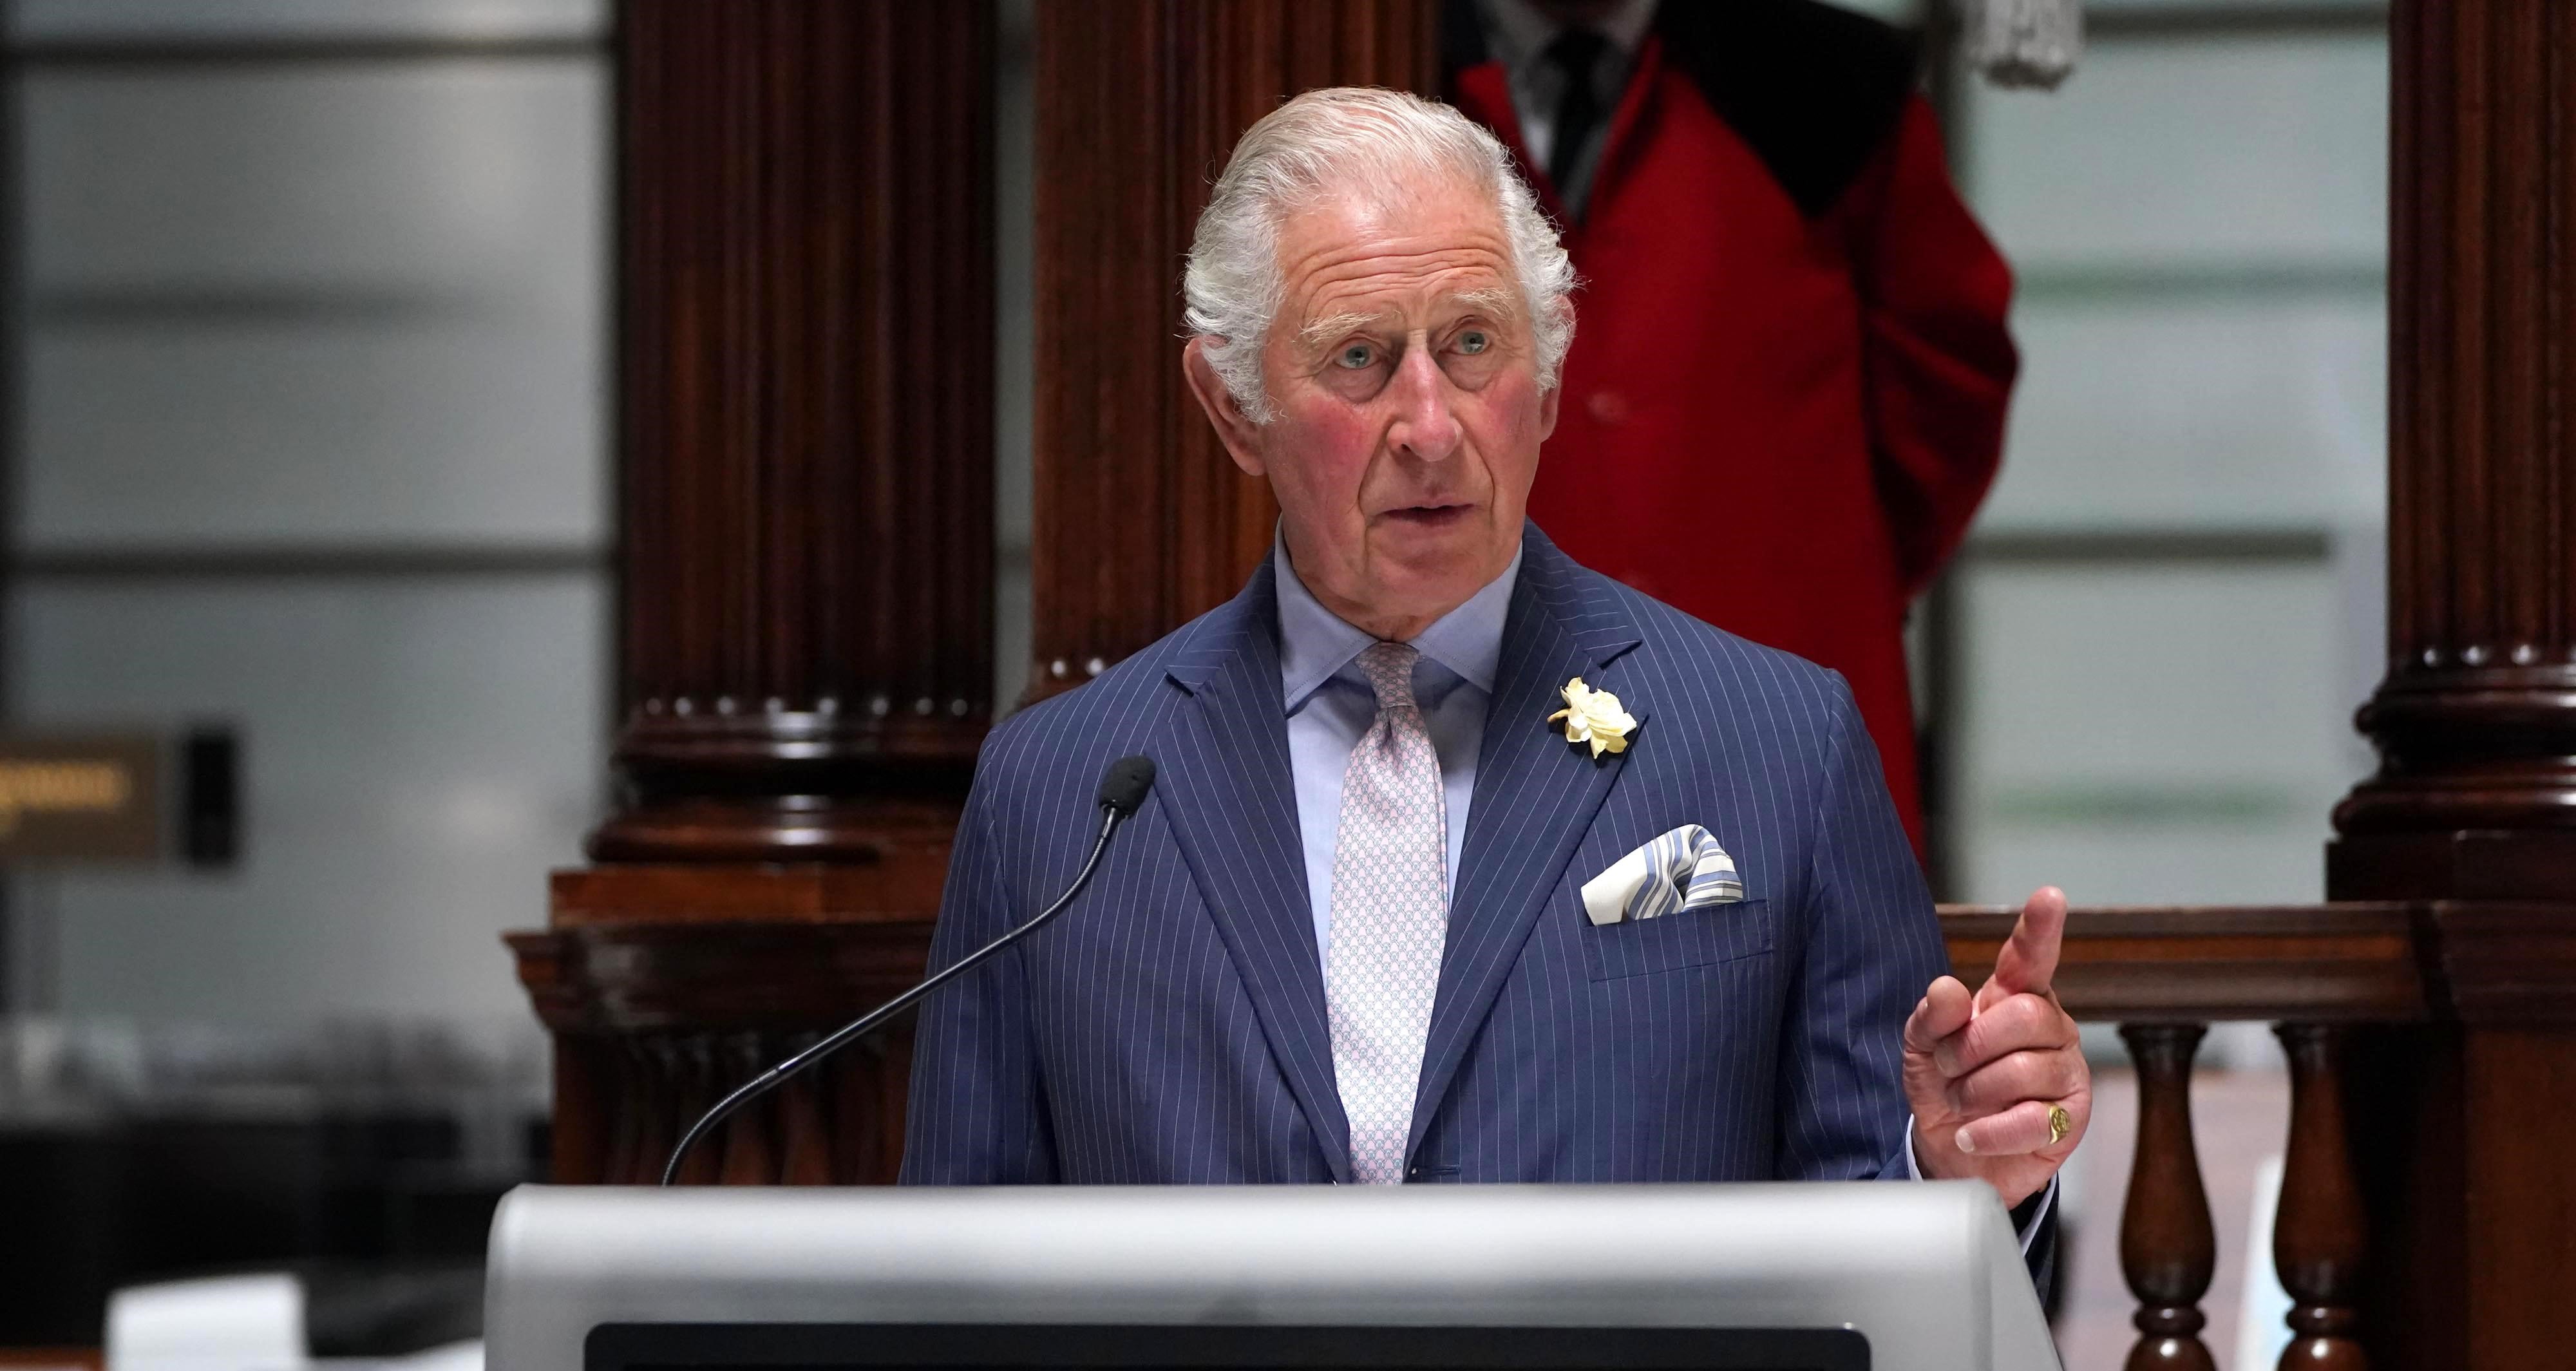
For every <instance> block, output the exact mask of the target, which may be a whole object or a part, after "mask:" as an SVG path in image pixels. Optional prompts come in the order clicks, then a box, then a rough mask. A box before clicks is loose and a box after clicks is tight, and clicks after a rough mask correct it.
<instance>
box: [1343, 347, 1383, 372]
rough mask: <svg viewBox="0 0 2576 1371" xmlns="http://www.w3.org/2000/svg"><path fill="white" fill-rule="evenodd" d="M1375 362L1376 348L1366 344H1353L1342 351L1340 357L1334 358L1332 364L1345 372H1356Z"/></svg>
mask: <svg viewBox="0 0 2576 1371" xmlns="http://www.w3.org/2000/svg"><path fill="white" fill-rule="evenodd" d="M1376 360H1377V349H1376V348H1373V347H1370V346H1369V345H1368V344H1366V343H1353V344H1351V345H1350V346H1349V347H1346V348H1344V349H1342V351H1341V355H1340V356H1337V357H1335V358H1334V359H1333V363H1334V365H1336V366H1339V367H1341V368H1343V369H1344V370H1346V371H1358V370H1360V369H1361V368H1363V367H1366V366H1367V365H1369V364H1370V363H1371V362H1374V361H1376Z"/></svg>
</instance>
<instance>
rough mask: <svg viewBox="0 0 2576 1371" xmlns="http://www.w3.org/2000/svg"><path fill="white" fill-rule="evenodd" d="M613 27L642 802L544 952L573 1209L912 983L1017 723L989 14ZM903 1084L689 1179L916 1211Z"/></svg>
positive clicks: (631, 722)
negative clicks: (904, 1178) (1004, 643)
mask: <svg viewBox="0 0 2576 1371" xmlns="http://www.w3.org/2000/svg"><path fill="white" fill-rule="evenodd" d="M618 22H619V36H618V94H617V112H618V156H617V166H618V234H619V275H618V290H619V297H618V298H619V305H618V332H619V339H618V341H619V374H618V389H619V411H618V412H619V438H618V446H619V464H620V477H621V481H620V486H621V498H622V507H621V513H622V525H621V526H622V530H623V540H624V546H623V548H622V553H621V559H620V568H621V573H622V581H621V587H620V591H621V595H620V607H619V630H620V631H619V661H620V664H621V672H620V682H619V684H620V694H621V700H622V705H623V709H624V719H623V724H622V726H621V729H620V732H619V734H618V738H617V745H616V753H615V763H616V768H617V777H618V782H619V793H618V798H617V803H616V806H615V809H614V811H613V812H612V813H611V815H610V816H609V818H608V819H607V821H606V822H605V823H604V824H602V825H601V827H600V828H599V830H598V831H597V832H596V833H595V834H594V835H593V836H592V838H591V840H590V844H589V850H590V856H591V858H592V859H593V861H594V862H595V863H596V865H594V866H592V867H590V868H588V869H585V870H580V871H572V872H564V873H559V874H558V875H557V877H556V878H555V886H554V900H553V909H552V918H551V921H550V926H549V928H548V929H546V930H545V931H544V932H542V933H531V934H522V935H515V936H514V938H513V945H514V947H515V948H516V950H517V951H518V952H519V955H520V969H521V977H522V979H523V980H524V981H526V983H527V984H528V985H529V987H530V989H531V992H532V994H533V996H534V997H535V999H536V1001H537V1004H538V1007H539V1010H540V1012H541V1014H543V1016H544V1017H545V1019H546V1021H547V1023H548V1025H549V1026H550V1027H551V1028H552V1029H553V1030H554V1032H555V1034H556V1042H557V1053H556V1060H557V1092H556V1094H557V1098H556V1129H557V1133H556V1138H557V1146H556V1170H557V1178H558V1179H561V1180H570V1181H588V1180H609V1181H620V1180H626V1181H632V1180H639V1179H643V1178H646V1177H649V1176H651V1175H653V1174H655V1173H657V1172H658V1170H659V1167H660V1162H661V1153H662V1151H663V1150H664V1149H666V1148H667V1147H668V1146H669V1143H670V1140H671V1139H672V1138H673V1137H675V1136H676V1135H677V1133H678V1131H679V1128H680V1127H681V1126H682V1125H683V1124H684V1123H685V1122H686V1120H687V1119H688V1117H689V1116H690V1115H691V1114H693V1112H694V1111H695V1110H697V1109H698V1108H701V1107H703V1106H704V1105H705V1104H706V1103H707V1102H709V1101H711V1100H712V1099H714V1098H715V1097H716V1095H718V1094H719V1093H721V1091H722V1090H723V1089H724V1088H726V1087H727V1086H729V1085H730V1084H731V1083H733V1082H735V1081H738V1080H740V1079H743V1078H744V1077H746V1076H748V1075H749V1074H751V1072H752V1071H753V1070H754V1069H755V1066H756V1064H757V1063H759V1062H762V1061H764V1060H769V1059H774V1058H775V1057H776V1056H778V1055H780V1054H782V1053H783V1052H784V1051H786V1050H787V1049H789V1048H790V1047H791V1046H792V1045H794V1044H795V1043H797V1042H799V1041H801V1040H802V1039H803V1038H804V1036H805V1035H808V1034H811V1033H813V1032H815V1031H818V1030H821V1029H825V1028H828V1027H831V1026H833V1025H834V1024H836V1023H838V1022H839V1021H840V1020H842V1019H845V1018H847V1017H849V1016H850V1015H852V1014H854V1013H856V1012H858V1011H859V1010H862V1009H864V1008H866V1007H867V1005H868V1004H869V1003H870V1002H872V1001H873V1000H874V999H876V998H881V997H882V996H884V995H886V994H890V993H892V992H893V991H894V990H895V989H898V988H900V987H901V986H903V985H905V984H908V983H910V982H911V981H912V980H914V979H916V978H917V977H918V975H919V974H920V972H921V969H922V960H923V954H924V951H925V949H926V946H927V929H928V925H929V922H930V919H931V918H932V916H933V915H934V914H935V912H936V910H937V907H938V897H939V889H940V885H941V881H942V879H943V877H944V874H945V868H946V863H947V850H948V842H949V835H950V833H951V831H952V830H953V828H954V825H955V821H956V816H957V814H958V811H959V806H960V803H961V802H962V799H963V797H964V795H965V792H966V788H967V785H968V782H969V780H970V777H971V771H972V767H973V762H974V757H975V751H976V748H977V746H978V744H979V743H980V742H981V740H982V738H983V735H984V731H985V729H986V728H987V727H988V726H989V724H990V722H991V719H992V714H993V709H992V680H993V648H992V643H993V543H994V536H993V441H992V427H993V381H992V376H993V271H994V267H993V239H994V224H993V208H992V206H993V128H992V125H993V96H992V88H993V45H994V37H995V35H994V15H993V10H992V7H991V6H990V5H989V4H985V3H972V2H970V3H959V4H932V5H922V4H909V3H902V2H901V0H625V3H623V4H621V5H620V7H619V11H618ZM906 1055H907V1049H906V1047H905V1045H904V1043H903V1041H902V1040H901V1039H900V1038H899V1037H898V1038H896V1039H893V1040H891V1041H889V1042H882V1043H876V1044H870V1045H867V1046H864V1047H862V1048H860V1049H857V1050H853V1051H851V1052H848V1053H846V1054H844V1055H843V1056H842V1058H841V1059H839V1060H838V1061H836V1062H834V1063H833V1064H832V1065H831V1067H830V1068H828V1069H827V1070H826V1071H825V1072H823V1073H821V1074H820V1075H819V1076H818V1078H817V1080H816V1081H815V1082H814V1083H813V1085H812V1087H811V1088H808V1089H802V1090H799V1091H792V1092H782V1093H781V1094H780V1095H779V1096H777V1097H776V1098H774V1099H773V1100H771V1101H770V1102H768V1104H767V1105H766V1106H764V1107H761V1108H755V1109H753V1110H750V1111H746V1114H745V1115H744V1116H742V1117H741V1118H740V1119H739V1120H738V1121H737V1122H736V1123H734V1124H732V1125H730V1126H729V1127H728V1129H727V1130H726V1131H725V1132H724V1133H723V1134H721V1135H719V1136H718V1137H715V1138H711V1139H709V1140H708V1142H707V1144H706V1145H705V1146H703V1147H701V1148H700V1149H699V1150H698V1151H697V1152H696V1154H695V1155H694V1156H693V1158H692V1160H691V1163H690V1169H689V1170H688V1171H687V1172H686V1173H685V1175H686V1178H687V1179H689V1180H692V1181H699V1182H714V1181H725V1182H773V1181H778V1180H792V1179H808V1180H811V1179H821V1178H831V1179H838V1180H843V1181H861V1180H886V1179H890V1178H891V1176H892V1174H893V1167H894V1164H895V1156H896V1152H897V1149H898V1146H899V1138H900V1133H899V1131H898V1130H899V1128H900V1119H901V1114H900V1101H901V1099H902V1091H903V1075H904V1064H905V1061H906ZM889 1101H891V1102H892V1104H893V1107H891V1108H889V1107H888V1105H889Z"/></svg>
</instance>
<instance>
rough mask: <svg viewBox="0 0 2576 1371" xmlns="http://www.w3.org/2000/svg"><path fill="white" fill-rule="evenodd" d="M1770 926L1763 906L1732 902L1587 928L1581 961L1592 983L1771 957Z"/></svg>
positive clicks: (1760, 902)
mask: <svg viewBox="0 0 2576 1371" xmlns="http://www.w3.org/2000/svg"><path fill="white" fill-rule="evenodd" d="M1774 932H1775V923H1774V920H1773V918H1772V914H1771V903H1770V901H1768V900H1737V901H1735V902H1733V903H1730V904H1721V905H1711V906H1709V907H1707V908H1705V909H1694V910H1690V911H1687V912H1675V913H1671V914H1667V915H1665V916H1663V917H1662V918H1660V919H1634V920H1627V921H1623V922H1620V923H1615V924H1600V925H1597V926H1595V925H1586V926H1585V927H1584V929H1583V960H1584V963H1585V965H1586V966H1587V967H1588V968H1589V969H1590V970H1591V972H1592V979H1594V980H1596V981H1615V980H1618V979H1620V978H1622V977H1626V976H1651V975H1653V974H1655V973H1656V972H1658V971H1678V970H1681V969H1682V968H1684V967H1692V966H1714V965H1716V964H1718V963H1719V962H1731V961H1735V960H1737V959H1738V958H1742V957H1759V956H1762V955H1764V954H1765V953H1768V952H1769V951H1771V946H1772V938H1773V934H1774Z"/></svg>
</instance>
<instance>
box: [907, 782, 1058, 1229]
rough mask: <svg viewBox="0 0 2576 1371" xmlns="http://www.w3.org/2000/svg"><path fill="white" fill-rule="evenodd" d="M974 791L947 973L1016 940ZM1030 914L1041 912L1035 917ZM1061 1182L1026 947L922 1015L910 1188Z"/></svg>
mask: <svg viewBox="0 0 2576 1371" xmlns="http://www.w3.org/2000/svg"><path fill="white" fill-rule="evenodd" d="M991 801H992V797H991V794H990V792H989V789H988V787H987V786H986V785H983V784H978V785H977V786H976V788H975V792H974V794H973V795H971V796H969V797H968V799H967V802H966V813H965V816H964V817H963V818H962V819H961V820H960V821H959V823H958V825H957V849H956V851H955V853H954V854H953V855H952V856H951V858H950V860H949V865H948V888H947V890H946V892H945V893H944V894H943V896H942V898H941V900H940V905H939V923H938V925H937V927H936V928H935V929H934V931H933V932H932V934H931V940H930V965H931V966H932V967H943V966H948V965H951V964H953V963H954V962H956V961H957V960H958V959H960V958H962V957H964V956H965V955H966V954H968V953H970V952H972V951H974V950H975V949H976V948H979V947H981V946H983V945H984V944H986V943H988V942H991V941H992V940H993V939H995V938H997V937H1000V936H1001V935H1002V934H1003V933H1005V932H1007V931H1009V927H1010V922H1011V919H1012V916H1013V914H1014V913H1015V907H1014V906H1013V904H1012V902H1011V900H1010V898H1009V889H1010V883H1009V882H1008V881H1007V880H1006V879H1005V877H1004V874H1003V873H1004V870H1005V867H1004V864H1003V862H1004V858H1003V855H1002V852H1001V851H1000V845H999V844H998V843H997V842H996V840H995V836H994V833H993V817H992V807H993V806H992V802H991ZM1029 912H1030V913H1034V912H1035V911H1034V910H1032V911H1029ZM1055 1178H1056V1167H1055V1152H1054V1148H1053V1146H1052V1145H1051V1143H1050V1141H1049V1139H1048V1134H1047V1127H1046V1117H1045V1110H1044V1108H1043V1105H1042V1096H1041V1092H1040V1086H1039V1081H1038V1073H1037V1063H1036V1060H1035V1058H1034V1056H1033V1055H1032V1053H1031V1051H1030V1043H1029V1021H1028V990H1027V976H1026V970H1025V967H1024V965H1023V964H1022V962H1021V960H1020V952H1019V949H1018V948H1016V947H1014V948H1013V949H1012V950H1010V951H1007V952H1004V953H1002V954H1001V955H1000V956H998V957H995V958H994V959H993V960H992V961H990V962H988V963H986V964H985V965H983V966H980V967H977V968H976V969H975V970H973V971H971V972H968V973H967V974H966V975H964V976H962V977H960V978H959V979H958V980H957V981H956V982H955V983H953V984H951V985H949V986H947V987H946V988H945V989H942V990H940V991H939V992H938V993H936V994H934V995H932V996H931V997H930V999H929V1000H928V1001H927V1002H925V1003H924V1004H923V1006H922V1013H921V1024H920V1027H919V1029H918V1031H917V1032H916V1033H915V1035H914V1038H913V1058H912V1099H911V1105H910V1107H909V1111H908V1113H907V1117H906V1121H905V1126H904V1149H903V1172H902V1177H901V1183H902V1184H905V1185H1013V1184H1044V1183H1048V1182H1052V1181H1053V1180H1055Z"/></svg>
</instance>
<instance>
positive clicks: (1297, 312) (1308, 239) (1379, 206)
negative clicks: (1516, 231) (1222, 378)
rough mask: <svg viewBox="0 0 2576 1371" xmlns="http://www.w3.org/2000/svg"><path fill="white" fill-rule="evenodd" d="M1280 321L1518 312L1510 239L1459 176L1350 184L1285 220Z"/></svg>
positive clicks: (1302, 325) (1494, 211)
mask: <svg viewBox="0 0 2576 1371" xmlns="http://www.w3.org/2000/svg"><path fill="white" fill-rule="evenodd" d="M1277 241H1278V251H1279V266H1280V277H1281V280H1280V284H1281V300H1280V304H1281V310H1280V316H1279V317H1280V319H1281V322H1283V323H1286V324H1287V325H1288V326H1289V330H1290V331H1291V332H1293V333H1297V334H1301V335H1302V334H1305V333H1308V332H1310V331H1311V329H1312V326H1313V325H1315V324H1316V323H1318V322H1320V321H1326V320H1331V319H1336V318H1341V317H1348V316H1357V317H1378V316H1403V317H1407V318H1411V317H1414V316H1418V315H1421V314H1424V313H1427V312H1431V311H1435V310H1440V309H1446V308H1454V307H1460V306H1465V307H1470V308H1479V309H1483V310H1487V311H1494V310H1509V311H1513V312H1517V304H1518V292H1517V291H1516V290H1514V289H1513V287H1512V260H1511V239H1510V237H1509V235H1508V234H1507V233H1506V232H1505V231H1504V228H1503V217H1502V211H1501V208H1500V207H1499V206H1498V205H1496V204H1495V203H1494V197H1493V196H1492V194H1491V193H1490V192H1488V191H1486V190H1484V189H1483V188H1481V187H1478V186H1476V185H1475V184H1474V183H1473V182H1471V181H1468V180H1466V179H1465V178H1463V177H1455V176H1451V177H1442V178H1438V179H1436V180H1431V181H1428V182H1415V183H1412V184H1404V183H1396V184H1390V185H1386V186H1354V187H1351V188H1348V189H1343V190H1340V191H1338V192H1336V193H1333V194H1328V195H1323V196H1319V197H1317V198H1316V199H1314V200H1313V201H1311V202H1309V203H1307V204H1305V205H1302V206H1299V207H1298V208H1296V209H1294V210H1291V211H1290V212H1289V213H1287V214H1286V215H1284V216H1282V217H1281V219H1280V221H1279V229H1278V240H1277Z"/></svg>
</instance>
